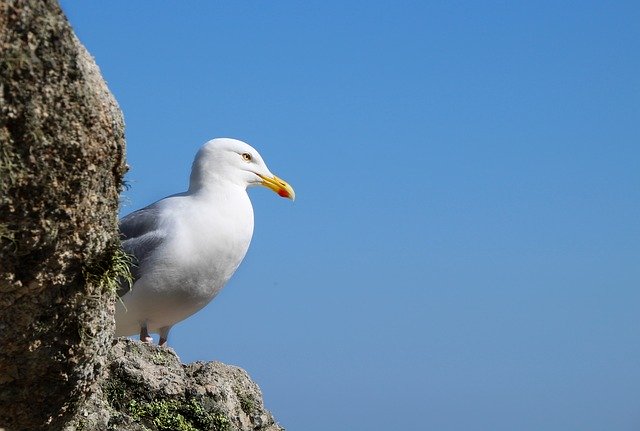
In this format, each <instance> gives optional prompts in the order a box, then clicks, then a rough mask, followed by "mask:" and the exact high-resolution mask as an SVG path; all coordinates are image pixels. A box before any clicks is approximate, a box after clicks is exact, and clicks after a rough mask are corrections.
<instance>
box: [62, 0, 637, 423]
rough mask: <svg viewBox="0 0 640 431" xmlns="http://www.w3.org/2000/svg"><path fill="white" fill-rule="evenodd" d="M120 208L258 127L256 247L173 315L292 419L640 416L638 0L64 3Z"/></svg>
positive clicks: (188, 337) (180, 335)
mask: <svg viewBox="0 0 640 431" xmlns="http://www.w3.org/2000/svg"><path fill="white" fill-rule="evenodd" d="M62 5H63V9H64V11H65V13H66V14H67V15H68V17H69V19H70V21H71V23H72V25H73V27H74V28H75V30H76V32H77V33H78V35H79V37H80V39H81V40H82V42H83V43H84V44H85V45H86V46H87V47H88V49H89V50H90V51H91V53H92V54H93V56H94V57H95V58H96V62H97V63H98V65H99V66H100V68H101V70H102V72H103V74H104V76H105V78H106V80H107V82H108V84H109V87H110V89H111V90H112V92H113V93H114V94H115V96H116V98H117V99H118V102H119V103H120V106H121V108H122V110H123V112H124V116H125V121H126V124H127V140H128V148H127V154H128V162H129V164H130V165H131V171H130V173H129V174H128V180H129V182H130V184H131V189H130V190H128V191H126V192H125V193H124V195H123V209H122V213H123V214H124V213H127V212H130V211H133V210H135V209H137V208H140V207H142V206H145V205H147V204H149V203H151V202H153V201H154V200H157V199H159V198H161V197H163V196H166V195H169V194H172V193H176V192H180V191H183V190H185V189H186V187H187V181H188V175H189V169H190V164H191V161H192V159H193V156H194V154H195V152H196V150H197V148H198V147H199V146H200V145H201V144H202V143H204V142H205V141H207V140H209V139H211V138H213V137H218V136H229V137H236V138H239V139H242V140H245V141H247V142H249V143H250V144H252V145H253V146H254V147H256V148H257V149H258V150H259V151H260V152H261V154H262V156H263V157H264V158H265V160H266V161H267V163H268V164H269V167H270V168H271V170H272V171H273V172H274V173H276V174H277V175H278V176H280V177H282V178H284V179H286V180H288V181H289V182H290V183H291V184H292V185H293V186H294V188H295V189H296V193H297V199H296V201H295V202H294V203H291V202H289V201H286V200H283V199H280V198H278V197H277V196H276V195H274V194H273V193H271V192H270V191H268V190H266V189H260V190H251V192H250V194H251V197H252V200H253V202H254V209H255V213H256V227H255V234H254V238H253V243H252V245H251V248H250V251H249V253H248V255H247V257H246V259H245V262H244V263H243V265H242V266H241V267H240V269H239V271H238V272H237V273H236V275H235V276H234V278H233V279H232V281H231V282H230V283H229V285H227V287H226V288H225V290H224V291H223V292H222V293H221V294H220V296H218V298H216V300H215V301H213V302H212V303H211V304H210V305H209V306H208V307H207V308H205V309H204V310H203V311H201V312H200V313H198V314H197V315H195V316H193V317H192V318H190V319H189V320H187V321H185V322H183V323H181V324H179V325H177V326H176V327H174V329H173V330H172V333H171V338H170V340H169V343H170V345H171V346H172V347H173V348H174V349H175V350H176V351H177V353H178V354H179V356H180V357H181V358H182V359H183V361H186V362H189V361H194V360H220V361H223V362H226V363H230V364H235V365H238V366H241V367H243V368H245V369H246V370H247V371H248V372H249V373H250V374H251V375H252V377H253V378H254V379H255V380H256V381H257V382H258V384H259V385H260V386H261V388H262V390H263V392H264V396H265V400H266V404H267V407H268V408H269V409H271V410H272V411H273V413H274V415H275V416H276V418H277V419H278V420H279V422H280V423H281V424H282V425H283V426H285V427H286V428H287V429H291V430H305V431H315V430H325V429H332V430H345V431H352V430H389V429H434V430H445V431H446V430H451V431H458V430H460V431H462V430H464V431H468V430H494V431H495V430H505V431H506V430H516V429H517V430H524V431H527V430H531V431H534V430H536V431H537V430H562V431H565V430H581V431H585V430H605V429H606V430H614V429H615V430H637V429H639V428H640V401H639V400H640V367H639V366H638V364H639V363H640V342H639V341H640V325H639V323H638V310H639V309H640V241H639V240H640V26H638V22H640V6H639V5H638V3H637V2H615V1H614V2H558V1H553V2H547V1H541V2H526V3H525V2H417V1H416V2H411V1H400V2H397V1H384V2H380V1H373V2H353V1H348V2H326V1H323V2H318V1H305V2H293V1H278V2H248V1H233V2H231V1H216V2H204V1H194V2H189V3H175V2H153V3H152V2H143V1H140V2H126V1H114V2H100V1H96V0H93V1H84V2H71V1H69V0H65V1H63V2H62Z"/></svg>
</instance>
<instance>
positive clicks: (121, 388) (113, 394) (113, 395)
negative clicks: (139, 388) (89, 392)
mask: <svg viewBox="0 0 640 431" xmlns="http://www.w3.org/2000/svg"><path fill="white" fill-rule="evenodd" d="M102 390H103V391H104V394H105V398H106V400H107V402H108V403H109V405H111V406H112V407H113V408H114V409H116V410H122V407H124V403H125V398H126V396H127V390H126V386H125V384H124V383H122V382H121V381H120V380H118V379H113V378H111V379H108V380H107V381H106V382H105V383H104V385H103V387H102Z"/></svg>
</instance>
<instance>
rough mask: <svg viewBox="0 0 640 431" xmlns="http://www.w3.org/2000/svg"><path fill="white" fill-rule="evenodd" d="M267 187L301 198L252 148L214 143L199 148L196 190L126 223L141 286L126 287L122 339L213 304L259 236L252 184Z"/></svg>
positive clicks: (145, 336) (120, 314)
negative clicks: (255, 233) (255, 228)
mask: <svg viewBox="0 0 640 431" xmlns="http://www.w3.org/2000/svg"><path fill="white" fill-rule="evenodd" d="M254 185H263V186H266V187H268V188H270V189H272V190H273V191H275V192H276V193H278V194H279V195H280V196H283V197H287V198H290V199H294V198H295V194H294V192H293V189H292V188H291V186H289V185H288V184H287V183H286V182H284V181H282V180H281V179H279V178H278V177H276V176H274V175H273V174H272V173H271V172H270V171H269V169H268V168H267V166H266V164H265V163H264V161H263V160H262V157H260V154H258V152H257V151H256V150H255V149H254V148H252V147H251V146H249V145H248V144H246V143H244V142H242V141H238V140H236V139H228V138H218V139H213V140H211V141H209V142H207V143H206V144H204V145H203V146H202V148H201V149H200V150H199V151H198V154H197V155H196V157H195V160H194V162H193V167H192V170H191V179H190V184H189V190H188V191H187V192H184V193H179V194H176V195H172V196H168V197H166V198H164V199H161V200H159V201H158V202H155V203H153V204H151V205H149V206H148V207H146V208H143V209H140V210H138V211H135V212H133V213H131V214H129V215H127V216H125V217H123V218H122V220H121V221H120V233H121V236H122V246H123V248H124V250H125V251H126V252H127V253H130V254H132V255H133V256H134V263H135V266H134V267H133V268H132V272H133V275H134V284H133V286H132V288H131V289H129V286H124V285H123V286H121V291H120V295H121V300H122V302H121V303H118V304H117V306H116V307H117V308H116V336H123V335H134V334H137V333H140V338H141V339H142V340H143V341H151V338H150V337H149V333H151V332H153V333H159V334H160V344H164V343H165V342H166V340H167V337H168V335H169V330H170V329H171V327H172V326H173V325H175V324H176V323H178V322H180V321H182V320H184V319H186V318H187V317H189V316H190V315H192V314H193V313H195V312H197V311H198V310H200V309H201V308H202V307H204V306H205V305H207V304H208V303H209V302H210V301H211V300H212V299H213V298H214V297H215V296H216V295H217V294H218V292H220V290H221V289H222V287H223V286H224V285H225V283H226V282H227V281H228V280H229V278H230V277H231V276H232V275H233V273H234V272H235V270H236V269H237V268H238V266H239V265H240V263H241V262H242V259H243V258H244V256H245V254H246V252H247V249H248V248H249V243H250V242H251V236H252V235H253V207H252V206H251V201H250V200H249V196H248V195H247V192H246V189H247V187H250V186H254Z"/></svg>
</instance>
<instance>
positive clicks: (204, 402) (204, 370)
mask: <svg viewBox="0 0 640 431" xmlns="http://www.w3.org/2000/svg"><path fill="white" fill-rule="evenodd" d="M82 430H97V431H107V430H119V431H137V430H154V431H155V430H158V431H196V430H203V431H205V430H206V431H245V430H246V431H249V430H255V431H257V430H262V431H278V430H283V428H281V427H280V426H278V425H277V424H276V423H275V421H274V419H273V416H272V415H271V413H269V412H268V411H267V410H265V407H264V404H263V400H262V394H261V392H260V388H258V385H256V384H255V383H254V382H253V381H252V380H251V378H250V377H249V376H248V375H247V373H246V372H245V371H244V370H242V369H240V368H238V367H234V366H230V365H225V364H222V363H220V362H194V363H192V364H187V365H184V364H182V363H181V362H180V359H179V358H178V356H177V355H176V354H175V352H174V351H173V349H171V348H167V347H160V346H157V345H151V344H146V343H141V342H137V341H132V340H129V339H126V338H119V339H117V340H115V341H114V344H113V347H112V349H111V352H110V353H109V358H108V365H107V372H106V373H105V376H104V378H103V379H102V380H101V382H100V385H99V387H98V389H97V391H96V392H95V393H94V394H93V396H92V397H91V398H90V400H89V401H88V402H87V404H86V405H85V406H83V407H82V408H80V410H79V411H78V413H77V414H76V417H75V418H74V419H73V420H72V421H71V422H70V423H69V424H68V425H67V427H66V428H65V431H82Z"/></svg>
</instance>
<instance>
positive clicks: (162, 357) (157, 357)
mask: <svg viewBox="0 0 640 431" xmlns="http://www.w3.org/2000/svg"><path fill="white" fill-rule="evenodd" d="M151 362H153V363H154V364H156V365H169V363H170V362H171V360H170V359H169V358H168V357H167V354H163V353H160V352H155V353H154V354H153V356H151Z"/></svg>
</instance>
